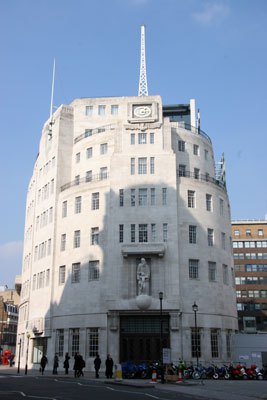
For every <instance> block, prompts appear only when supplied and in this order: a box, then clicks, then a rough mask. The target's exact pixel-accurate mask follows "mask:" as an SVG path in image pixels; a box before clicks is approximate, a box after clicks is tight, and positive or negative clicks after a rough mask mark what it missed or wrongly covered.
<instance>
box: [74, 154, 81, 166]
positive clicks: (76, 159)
mask: <svg viewBox="0 0 267 400" xmlns="http://www.w3.org/2000/svg"><path fill="white" fill-rule="evenodd" d="M75 161H76V163H77V164H78V163H79V162H80V161H81V153H76V156H75Z"/></svg>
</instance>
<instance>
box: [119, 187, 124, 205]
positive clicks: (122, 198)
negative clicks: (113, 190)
mask: <svg viewBox="0 0 267 400" xmlns="http://www.w3.org/2000/svg"><path fill="white" fill-rule="evenodd" d="M119 193H120V195H119V198H120V207H123V202H124V190H123V189H120V191H119Z"/></svg>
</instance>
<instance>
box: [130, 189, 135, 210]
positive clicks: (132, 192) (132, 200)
mask: <svg viewBox="0 0 267 400" xmlns="http://www.w3.org/2000/svg"><path fill="white" fill-rule="evenodd" d="M134 206H135V189H131V207H134Z"/></svg>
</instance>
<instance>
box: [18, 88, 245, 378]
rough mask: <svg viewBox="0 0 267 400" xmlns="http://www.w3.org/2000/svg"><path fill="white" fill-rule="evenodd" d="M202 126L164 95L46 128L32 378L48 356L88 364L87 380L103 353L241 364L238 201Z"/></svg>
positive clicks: (39, 185)
mask: <svg viewBox="0 0 267 400" xmlns="http://www.w3.org/2000/svg"><path fill="white" fill-rule="evenodd" d="M51 125H52V132H51V129H50V128H49V127H50V126H51ZM195 126H196V121H195V104H194V100H191V101H190V104H183V105H176V106H163V105H162V100H161V97H160V96H145V97H117V98H116V97H109V98H83V99H76V100H75V101H73V103H72V104H71V105H70V106H66V105H62V106H61V107H60V108H59V109H58V110H57V111H56V113H55V114H54V115H53V121H52V124H51V121H47V122H46V123H45V125H44V128H43V132H42V137H41V141H40V148H39V154H38V157H37V160H36V163H35V166H34V171H33V176H32V179H31V181H30V185H29V190H28V196H27V206H26V222H25V245H24V256H23V257H24V260H23V270H22V294H21V304H20V317H19V327H18V334H19V339H21V359H22V362H26V361H27V362H28V364H29V367H30V368H31V367H33V368H34V367H36V368H39V366H38V364H39V362H40V358H41V356H42V354H43V353H45V354H47V357H48V360H51V361H52V358H53V355H54V354H55V352H57V353H58V354H59V357H60V359H62V360H63V359H64V354H65V353H66V352H69V354H70V355H71V356H73V355H74V353H75V352H76V351H79V352H80V354H81V355H82V356H83V357H84V358H85V360H86V366H87V369H89V370H90V369H93V360H94V358H95V355H96V353H99V354H100V357H101V358H102V359H104V358H105V356H106V354H107V353H110V354H111V355H112V357H113V359H114V361H115V362H121V361H126V360H129V359H131V360H133V361H136V362H137V361H150V360H155V359H160V357H161V354H162V353H161V350H162V348H169V349H171V359H172V361H174V362H177V361H178V360H179V358H182V359H185V360H186V361H191V360H192V361H194V362H195V361H196V360H197V359H198V360H199V361H201V362H205V363H209V362H215V361H216V363H220V362H228V361H230V360H231V359H232V339H233V334H234V332H235V330H236V329H237V319H236V306H235V303H236V300H235V289H234V270H233V255H232V244H231V221H230V207H229V200H228V196H227V191H226V187H225V182H224V179H223V176H221V177H218V176H217V175H216V173H215V163H214V156H213V149H212V144H211V140H210V139H209V137H208V136H207V135H206V134H204V133H203V132H202V131H200V129H197V128H195ZM159 293H162V294H163V295H162V296H163V299H162V300H160V299H159ZM194 302H196V304H197V306H198V311H197V312H196V314H195V313H194V312H193V310H192V305H193V303H194ZM195 317H196V319H195ZM27 350H28V351H27ZM18 351H19V350H17V354H18ZM27 353H28V359H27ZM62 364H63V363H61V362H60V365H62ZM49 365H50V368H51V367H52V362H50V363H49V364H48V366H49Z"/></svg>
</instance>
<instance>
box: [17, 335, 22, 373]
mask: <svg viewBox="0 0 267 400" xmlns="http://www.w3.org/2000/svg"><path fill="white" fill-rule="evenodd" d="M20 350H21V338H20V339H19V359H18V371H17V372H18V374H19V373H20Z"/></svg>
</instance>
